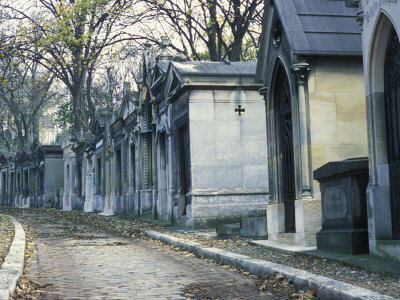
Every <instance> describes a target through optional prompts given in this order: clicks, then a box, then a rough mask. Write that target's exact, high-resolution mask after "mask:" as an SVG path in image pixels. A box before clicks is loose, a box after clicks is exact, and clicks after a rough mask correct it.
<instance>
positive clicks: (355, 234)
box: [317, 229, 368, 254]
mask: <svg viewBox="0 0 400 300" xmlns="http://www.w3.org/2000/svg"><path fill="white" fill-rule="evenodd" d="M317 248H318V249H321V250H330V251H338V252H343V253H349V254H359V253H368V231H367V230H366V229H364V230H362V229H360V230H351V229H349V230H324V229H323V230H321V231H320V232H318V233H317Z"/></svg>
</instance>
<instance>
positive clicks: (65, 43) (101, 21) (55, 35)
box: [1, 0, 147, 132]
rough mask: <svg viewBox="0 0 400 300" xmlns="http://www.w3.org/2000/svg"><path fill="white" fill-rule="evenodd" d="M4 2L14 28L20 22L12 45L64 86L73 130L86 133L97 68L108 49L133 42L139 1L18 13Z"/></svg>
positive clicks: (56, 5)
mask: <svg viewBox="0 0 400 300" xmlns="http://www.w3.org/2000/svg"><path fill="white" fill-rule="evenodd" d="M4 2H5V3H3V4H1V6H2V7H3V8H4V9H6V10H7V11H9V13H10V14H11V15H12V19H13V20H14V22H16V21H18V20H21V22H20V23H19V26H18V28H19V29H18V31H17V32H16V41H15V43H16V44H18V45H19V48H18V50H19V53H20V55H25V56H27V57H28V58H29V59H31V60H32V61H37V62H38V63H40V64H41V65H42V66H43V67H44V68H46V69H47V70H48V71H50V72H52V73H53V74H54V75H55V76H56V77H57V78H58V79H59V80H61V81H62V82H63V83H64V84H65V85H66V87H67V88H68V90H69V91H70V94H71V99H72V107H73V112H74V120H75V121H74V122H75V124H74V125H75V126H74V127H75V130H80V129H81V128H82V129H83V130H84V131H85V132H86V131H87V129H88V126H89V122H90V114H93V113H94V108H93V104H92V103H91V102H90V101H91V97H90V94H88V93H90V91H91V83H92V78H93V74H94V72H95V67H96V63H97V61H98V60H99V59H100V58H101V55H102V54H104V52H105V51H109V52H108V55H113V53H112V51H114V50H111V48H113V47H117V48H118V46H119V45H120V44H122V43H124V42H126V41H129V40H132V39H133V38H134V35H132V33H131V32H130V31H129V27H130V26H133V25H134V24H136V23H138V22H141V21H143V20H144V18H146V16H147V14H146V11H145V10H143V6H142V5H139V6H138V5H137V3H139V2H140V1H138V0H113V1H106V0H64V1H62V0H36V1H26V2H25V3H24V5H23V6H19V7H18V6H17V5H15V3H13V2H12V1H9V0H4ZM114 49H115V48H114ZM85 87H86V90H87V93H86V95H85V92H84V91H85ZM88 111H89V112H90V114H89V115H88Z"/></svg>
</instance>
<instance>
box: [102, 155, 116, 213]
mask: <svg viewBox="0 0 400 300" xmlns="http://www.w3.org/2000/svg"><path fill="white" fill-rule="evenodd" d="M112 160H113V157H112V154H111V151H109V150H106V157H105V175H106V176H105V181H106V182H105V184H106V195H105V199H104V210H103V214H104V215H113V214H114V211H113V205H112V201H113V199H112V195H113V186H112V183H113V178H112V176H111V172H112V167H113V164H112Z"/></svg>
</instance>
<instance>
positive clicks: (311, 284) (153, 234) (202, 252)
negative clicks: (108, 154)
mask: <svg viewBox="0 0 400 300" xmlns="http://www.w3.org/2000/svg"><path fill="white" fill-rule="evenodd" d="M146 235H147V236H149V237H150V238H153V239H156V240H160V241H163V242H165V243H167V244H170V245H173V246H176V247H179V248H181V249H185V250H187V251H190V252H192V253H194V254H195V255H197V256H199V257H203V258H208V259H214V260H215V261H216V262H219V263H223V264H227V265H231V266H234V267H236V268H239V269H244V270H246V271H248V272H250V273H252V274H255V275H259V276H265V275H273V274H274V273H275V272H280V273H281V274H282V275H284V276H286V277H287V278H288V279H289V280H292V281H293V283H294V285H295V286H296V287H297V288H299V289H302V290H310V289H315V291H316V294H317V296H318V298H319V299H321V300H339V299H346V300H353V299H354V300H356V299H357V300H359V299H366V300H372V299H381V300H393V299H395V298H393V297H390V296H386V295H381V294H379V293H376V292H373V291H370V290H368V289H365V288H361V287H358V286H354V285H351V284H348V283H345V282H341V281H338V280H334V279H331V278H327V277H324V276H320V275H315V274H312V273H310V272H307V271H304V270H299V269H295V268H292V267H288V266H285V265H281V264H277V263H273V262H269V261H265V260H261V259H254V258H251V257H249V256H245V255H240V254H236V253H232V252H229V251H225V250H222V249H218V248H209V247H207V246H204V245H202V244H199V243H195V242H186V241H185V240H183V239H180V238H176V237H173V236H170V235H167V234H163V233H159V232H157V231H154V230H148V231H146Z"/></svg>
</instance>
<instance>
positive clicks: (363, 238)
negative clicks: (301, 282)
mask: <svg viewBox="0 0 400 300" xmlns="http://www.w3.org/2000/svg"><path fill="white" fill-rule="evenodd" d="M314 179H316V180H318V181H319V182H320V188H321V194H322V230H321V231H320V232H318V233H317V248H318V249H322V250H332V251H339V252H345V253H352V254H356V253H366V252H368V230H367V207H366V189H367V184H368V158H357V159H349V160H344V161H338V162H329V163H327V164H325V165H324V166H322V167H320V168H319V169H317V170H315V171H314Z"/></svg>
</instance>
